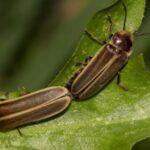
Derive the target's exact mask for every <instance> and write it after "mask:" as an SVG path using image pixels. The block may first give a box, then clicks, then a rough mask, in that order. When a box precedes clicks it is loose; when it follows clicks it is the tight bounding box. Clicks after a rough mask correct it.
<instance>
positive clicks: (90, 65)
mask: <svg viewBox="0 0 150 150" xmlns="http://www.w3.org/2000/svg"><path fill="white" fill-rule="evenodd" d="M121 3H122V6H123V9H124V14H125V15H124V21H123V31H120V32H116V33H115V34H114V35H112V34H111V29H112V21H111V17H108V20H109V22H110V28H109V29H110V33H109V37H110V41H109V42H108V43H106V44H104V45H103V46H102V48H100V49H99V50H98V52H97V53H96V54H95V56H94V57H92V58H91V59H90V60H89V61H88V62H87V64H86V65H85V66H84V67H81V69H79V70H78V71H77V72H76V73H75V75H74V76H73V77H72V78H71V79H70V80H69V82H68V84H67V86H66V87H60V86H57V87H49V88H46V89H42V90H39V91H37V92H34V93H30V94H27V95H24V96H21V97H18V98H16V99H13V100H6V101H3V102H1V103H0V130H9V129H13V128H17V127H19V126H21V125H24V124H28V123H33V122H37V121H41V120H43V119H46V118H49V117H52V116H54V115H57V114H59V113H61V112H62V111H64V110H65V109H66V108H68V106H69V104H70V103H71V100H72V98H76V99H79V100H80V99H88V98H89V97H91V96H93V95H94V94H96V93H97V92H98V91H100V90H101V89H102V88H103V87H104V86H106V84H108V82H109V81H110V80H111V79H112V78H113V77H114V76H115V75H116V74H118V72H119V71H120V69H121V68H122V67H123V66H124V65H125V64H126V63H127V62H128V58H129V56H130V55H131V53H132V49H131V48H132V45H133V37H134V34H133V33H130V32H127V31H125V29H126V18H127V9H126V6H125V4H124V2H122V1H121ZM86 33H87V35H88V36H90V38H92V39H93V40H94V41H96V42H98V43H100V41H98V40H97V38H95V37H94V36H93V35H92V34H91V33H89V32H87V31H86ZM118 83H119V78H118Z"/></svg>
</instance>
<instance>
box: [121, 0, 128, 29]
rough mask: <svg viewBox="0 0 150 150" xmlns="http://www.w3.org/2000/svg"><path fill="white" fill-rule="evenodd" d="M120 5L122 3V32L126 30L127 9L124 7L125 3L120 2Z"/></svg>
mask: <svg viewBox="0 0 150 150" xmlns="http://www.w3.org/2000/svg"><path fill="white" fill-rule="evenodd" d="M121 3H122V6H123V9H124V13H125V14H124V21H123V31H125V30H126V21H127V7H126V5H125V3H124V2H123V1H122V0H121Z"/></svg>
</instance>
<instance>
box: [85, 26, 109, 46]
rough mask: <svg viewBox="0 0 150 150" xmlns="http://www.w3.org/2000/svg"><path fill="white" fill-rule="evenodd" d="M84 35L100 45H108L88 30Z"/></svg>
mask: <svg viewBox="0 0 150 150" xmlns="http://www.w3.org/2000/svg"><path fill="white" fill-rule="evenodd" d="M84 33H85V34H86V35H87V36H88V37H89V38H90V39H92V40H93V41H94V42H96V43H98V44H100V45H104V44H106V42H105V41H101V40H100V39H99V38H98V37H96V36H95V35H94V34H93V33H91V32H89V31H87V29H85V30H84Z"/></svg>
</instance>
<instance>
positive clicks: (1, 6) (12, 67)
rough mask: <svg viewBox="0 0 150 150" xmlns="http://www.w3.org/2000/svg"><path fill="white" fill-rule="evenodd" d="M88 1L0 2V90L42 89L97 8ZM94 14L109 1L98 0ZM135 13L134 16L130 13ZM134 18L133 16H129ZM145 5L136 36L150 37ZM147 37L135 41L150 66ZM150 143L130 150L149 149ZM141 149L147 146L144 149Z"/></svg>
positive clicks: (149, 7)
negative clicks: (145, 33) (141, 34)
mask: <svg viewBox="0 0 150 150" xmlns="http://www.w3.org/2000/svg"><path fill="white" fill-rule="evenodd" d="M92 3H96V2H92V1H91V0H26V1H20V0H13V1H9V0H5V1H2V0H0V90H1V91H2V90H5V91H12V90H16V89H17V88H22V87H25V88H27V89H29V90H37V89H40V88H42V87H45V86H47V85H48V83H50V81H51V80H52V79H53V78H54V77H55V75H56V74H57V73H58V72H59V70H60V69H61V68H62V67H63V66H64V64H65V63H66V62H67V60H68V59H69V58H70V56H71V54H72V53H73V51H74V50H75V46H76V44H77V41H78V39H79V37H80V35H81V34H82V33H83V31H84V27H85V25H86V24H87V23H88V20H89V19H90V18H91V16H92V15H93V13H94V12H96V9H94V4H93V5H92ZM99 3H100V4H101V5H100V7H99V8H98V10H100V9H102V8H106V7H108V6H109V5H111V3H112V0H105V1H103V0H99ZM135 15H136V14H135ZM133 17H134V16H133ZM149 18H150V3H149V1H147V5H146V11H145V18H144V20H143V23H142V26H141V28H140V30H139V32H140V33H143V32H149V33H150V19H149ZM149 41H150V36H143V37H139V38H137V39H136V41H135V50H134V53H133V55H132V57H134V56H135V55H137V54H139V53H141V52H143V53H144V56H145V62H146V65H147V68H150V42H149ZM149 143H150V140H149V139H147V140H146V141H144V142H142V143H140V145H137V146H135V148H134V150H149V149H150V146H149ZM143 145H144V146H146V147H147V148H146V147H143Z"/></svg>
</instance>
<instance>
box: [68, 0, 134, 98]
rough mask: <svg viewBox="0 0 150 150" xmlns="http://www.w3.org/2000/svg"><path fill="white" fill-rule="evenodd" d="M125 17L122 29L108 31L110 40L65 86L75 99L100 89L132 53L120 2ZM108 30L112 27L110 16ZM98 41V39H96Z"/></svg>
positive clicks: (131, 35) (131, 39)
mask: <svg viewBox="0 0 150 150" xmlns="http://www.w3.org/2000/svg"><path fill="white" fill-rule="evenodd" d="M121 3H122V6H123V8H124V12H125V17H124V22H123V31H120V32H116V33H115V34H114V35H112V34H111V32H110V41H109V42H108V43H106V44H104V45H103V46H102V48H100V49H99V51H98V52H97V53H96V55H95V56H94V57H93V58H91V60H90V61H89V62H88V63H87V64H86V66H85V67H83V68H81V69H79V70H78V72H77V73H75V76H73V77H72V78H71V79H70V81H69V82H68V84H67V85H66V87H67V88H68V89H69V90H70V92H71V93H72V95H73V96H74V97H75V98H77V99H87V98H89V97H91V96H93V95H94V94H95V93H97V92H98V91H99V90H101V89H102V88H103V87H104V86H105V85H106V84H107V83H108V82H109V81H110V80H111V79H112V78H113V77H114V76H115V75H116V74H117V73H118V72H119V71H120V69H121V68H122V67H123V66H124V65H125V64H126V63H127V62H128V58H129V56H130V55H131V53H132V43H133V37H134V35H133V33H130V32H127V31H125V30H126V28H125V24H126V17H127V9H126V6H125V4H124V2H122V1H121ZM108 19H109V22H110V31H111V28H112V21H111V18H110V17H109V16H108ZM86 33H87V34H88V35H89V36H90V37H91V38H92V39H93V40H96V41H97V38H95V37H94V36H93V35H92V34H91V33H89V32H86ZM97 42H99V43H100V41H97Z"/></svg>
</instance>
